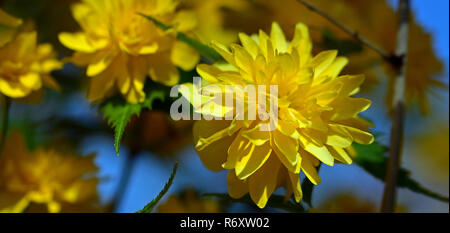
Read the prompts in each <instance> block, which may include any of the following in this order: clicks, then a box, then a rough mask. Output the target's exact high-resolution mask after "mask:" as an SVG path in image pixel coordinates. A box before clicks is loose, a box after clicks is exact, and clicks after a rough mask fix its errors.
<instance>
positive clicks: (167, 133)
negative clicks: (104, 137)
mask: <svg viewBox="0 0 450 233" xmlns="http://www.w3.org/2000/svg"><path fill="white" fill-rule="evenodd" d="M192 124H193V121H187V120H186V121H173V120H172V119H170V116H168V115H167V114H166V113H164V112H163V111H159V110H154V111H142V112H141V114H140V115H139V117H138V116H137V115H136V116H135V117H132V119H131V121H130V123H129V125H128V127H127V135H128V136H127V137H126V139H124V143H125V144H127V145H128V147H129V148H130V151H131V153H134V152H137V151H140V150H150V151H152V152H155V153H156V155H167V156H172V155H175V154H176V152H178V150H180V149H182V148H184V147H185V146H186V145H188V144H189V143H192V136H191V132H192ZM149 132H151V133H149Z"/></svg>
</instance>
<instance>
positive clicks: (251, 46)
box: [239, 33, 259, 59]
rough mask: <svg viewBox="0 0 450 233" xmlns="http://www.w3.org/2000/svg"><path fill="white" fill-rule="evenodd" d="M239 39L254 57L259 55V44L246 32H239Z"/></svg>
mask: <svg viewBox="0 0 450 233" xmlns="http://www.w3.org/2000/svg"><path fill="white" fill-rule="evenodd" d="M239 40H240V41H241V43H242V46H243V47H244V48H245V50H247V52H248V53H249V54H250V55H251V56H252V58H253V59H255V58H256V55H258V52H259V47H258V44H256V42H255V41H254V40H253V39H252V38H251V37H249V36H247V35H246V34H245V33H239Z"/></svg>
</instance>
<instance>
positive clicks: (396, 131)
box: [381, 0, 410, 213]
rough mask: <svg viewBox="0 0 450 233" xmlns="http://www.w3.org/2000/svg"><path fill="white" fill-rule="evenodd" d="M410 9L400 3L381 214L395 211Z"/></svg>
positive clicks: (405, 3) (401, 1)
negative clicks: (391, 110)
mask: <svg viewBox="0 0 450 233" xmlns="http://www.w3.org/2000/svg"><path fill="white" fill-rule="evenodd" d="M409 7H410V6H409V0H400V1H399V6H398V15H399V27H398V31H397V45H396V51H395V54H396V56H397V57H399V58H401V62H400V63H399V64H397V65H396V66H394V67H395V68H396V72H397V75H396V77H395V86H394V98H393V102H392V106H393V108H394V112H393V113H394V116H393V120H392V126H391V139H390V150H389V160H388V163H387V167H386V178H385V179H386V180H385V188H384V194H383V202H382V204H381V212H388V213H392V212H394V210H395V202H396V186H397V179H398V171H399V168H400V155H401V151H402V144H403V127H404V118H405V107H404V105H405V104H404V103H405V101H404V96H405V80H406V62H407V52H408V39H409V35H408V33H409V13H410V8H409Z"/></svg>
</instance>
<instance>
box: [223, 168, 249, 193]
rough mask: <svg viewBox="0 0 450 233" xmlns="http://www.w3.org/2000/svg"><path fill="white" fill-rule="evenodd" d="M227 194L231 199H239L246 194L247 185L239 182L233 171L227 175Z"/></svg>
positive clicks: (241, 181)
mask: <svg viewBox="0 0 450 233" xmlns="http://www.w3.org/2000/svg"><path fill="white" fill-rule="evenodd" d="M227 186H228V193H229V194H230V197H232V198H241V197H243V196H244V195H245V194H246V193H248V184H247V182H246V181H243V180H240V179H238V178H237V177H236V174H235V172H234V171H233V170H231V171H229V172H228V175H227Z"/></svg>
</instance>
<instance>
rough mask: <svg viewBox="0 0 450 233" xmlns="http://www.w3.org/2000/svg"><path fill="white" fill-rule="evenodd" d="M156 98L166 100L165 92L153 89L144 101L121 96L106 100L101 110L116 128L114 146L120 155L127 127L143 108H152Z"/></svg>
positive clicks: (109, 122)
mask: <svg viewBox="0 0 450 233" xmlns="http://www.w3.org/2000/svg"><path fill="white" fill-rule="evenodd" d="M156 99H160V100H164V92H162V91H160V90H153V91H152V92H151V93H150V94H148V95H147V96H146V97H145V100H144V101H143V102H142V103H135V104H133V103H129V102H126V101H124V100H123V99H122V98H120V97H113V99H111V100H108V101H105V102H104V103H103V104H102V105H101V107H100V111H101V112H103V116H104V118H105V119H107V120H108V124H110V125H111V127H112V128H113V129H114V147H115V149H116V153H117V155H119V149H120V141H121V140H122V135H123V133H124V131H125V127H126V126H127V125H128V122H129V121H130V120H131V117H132V116H134V115H137V116H139V114H140V113H141V111H142V109H152V104H153V101H154V100H156Z"/></svg>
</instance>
